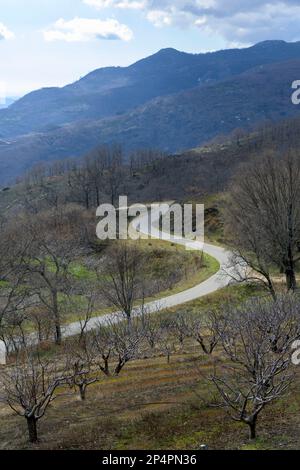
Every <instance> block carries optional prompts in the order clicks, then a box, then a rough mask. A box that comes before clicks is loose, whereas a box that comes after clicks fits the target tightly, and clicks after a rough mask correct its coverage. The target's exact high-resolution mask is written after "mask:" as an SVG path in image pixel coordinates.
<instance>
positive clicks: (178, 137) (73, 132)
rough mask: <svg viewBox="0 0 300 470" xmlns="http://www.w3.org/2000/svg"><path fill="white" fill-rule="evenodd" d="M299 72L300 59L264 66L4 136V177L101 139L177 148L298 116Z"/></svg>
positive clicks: (0, 166) (0, 161) (0, 154)
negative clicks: (120, 108)
mask: <svg viewBox="0 0 300 470" xmlns="http://www.w3.org/2000/svg"><path fill="white" fill-rule="evenodd" d="M295 77H300V59H299V60H293V61H289V62H283V63H279V64H271V65H265V66H260V67H257V68H254V69H253V70H250V71H248V72H245V73H243V74H241V75H239V76H237V77H234V78H233V79H228V80H225V81H223V82H218V83H216V84H214V85H206V86H204V87H196V88H193V89H190V90H187V91H184V92H181V93H178V94H173V95H169V96H167V97H161V98H156V99H154V100H152V101H150V102H148V103H147V104H145V105H144V106H142V107H140V108H137V109H135V110H133V111H132V112H130V113H128V114H126V115H124V116H119V117H115V118H110V119H103V120H100V121H93V122H89V123H76V124H72V125H68V126H64V127H61V128H57V129H55V130H52V131H49V132H47V133H40V134H32V135H29V136H24V137H21V138H17V139H15V140H14V141H10V143H8V142H7V139H6V142H5V141H4V139H2V141H0V171H1V176H0V181H1V182H4V181H7V180H9V179H12V178H13V177H14V176H15V175H16V174H20V173H22V172H23V171H24V170H25V169H27V168H29V167H31V166H32V165H33V164H35V163H37V162H39V161H41V160H42V161H50V160H54V159H61V158H65V157H68V156H80V155H82V154H83V153H85V152H87V151H89V150H90V149H92V148H93V147H95V146H97V145H99V144H101V143H102V144H103V143H106V144H111V143H121V144H123V146H124V148H125V149H126V150H133V149H138V148H143V147H152V148H154V147H157V148H160V149H162V150H165V151H167V152H170V153H174V152H178V151H179V150H183V149H187V148H191V147H195V146H198V145H200V144H203V143H204V142H207V141H208V140H210V139H211V138H213V137H215V136H217V135H219V134H227V133H230V132H231V131H233V130H234V129H237V128H247V127H250V128H251V126H253V125H255V124H257V123H261V122H264V121H279V120H282V119H284V118H286V117H289V116H299V115H300V107H298V106H295V105H293V104H292V102H291V92H292V90H291V83H292V81H293V80H295Z"/></svg>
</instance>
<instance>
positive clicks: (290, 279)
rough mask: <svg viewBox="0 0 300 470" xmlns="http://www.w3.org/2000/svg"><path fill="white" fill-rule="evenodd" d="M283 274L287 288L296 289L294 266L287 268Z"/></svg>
mask: <svg viewBox="0 0 300 470" xmlns="http://www.w3.org/2000/svg"><path fill="white" fill-rule="evenodd" d="M285 276H286V285H287V288H288V290H289V291H293V292H295V290H296V289H297V281H296V275H295V270H294V268H293V267H290V268H288V269H287V270H286V272H285Z"/></svg>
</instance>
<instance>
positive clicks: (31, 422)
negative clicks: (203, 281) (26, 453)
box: [26, 417, 38, 444]
mask: <svg viewBox="0 0 300 470" xmlns="http://www.w3.org/2000/svg"><path fill="white" fill-rule="evenodd" d="M26 420H27V428H28V435H29V442H31V443H32V444H36V443H37V442H38V434H37V420H36V418H34V417H31V418H26Z"/></svg>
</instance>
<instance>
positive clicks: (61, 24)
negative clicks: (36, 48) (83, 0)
mask: <svg viewBox="0 0 300 470" xmlns="http://www.w3.org/2000/svg"><path fill="white" fill-rule="evenodd" d="M43 34H44V38H45V40H46V41H66V42H86V41H90V40H93V39H112V40H114V39H119V40H122V41H130V40H131V39H132V38H133V32H132V31H131V29H129V28H128V26H126V25H124V24H121V23H119V22H118V21H117V20H116V19H113V18H111V19H107V20H103V21H102V20H97V19H88V18H74V19H73V20H70V21H66V20H64V19H63V18H61V19H59V20H57V21H56V23H55V24H54V25H53V26H52V27H51V28H50V29H47V30H45V31H43Z"/></svg>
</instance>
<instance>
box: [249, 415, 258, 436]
mask: <svg viewBox="0 0 300 470" xmlns="http://www.w3.org/2000/svg"><path fill="white" fill-rule="evenodd" d="M256 423H257V417H255V418H253V419H252V420H251V421H250V422H249V423H248V425H249V428H250V434H249V437H250V439H251V440H252V439H256Z"/></svg>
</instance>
